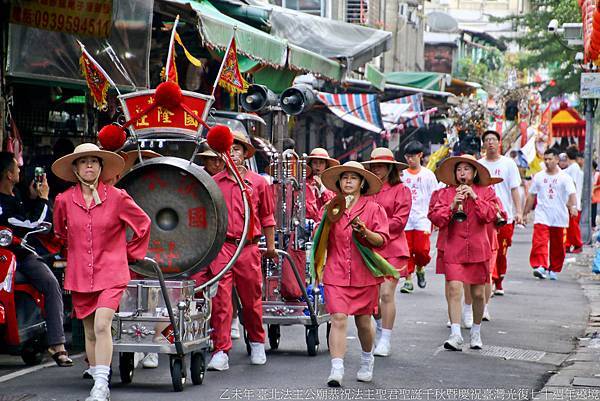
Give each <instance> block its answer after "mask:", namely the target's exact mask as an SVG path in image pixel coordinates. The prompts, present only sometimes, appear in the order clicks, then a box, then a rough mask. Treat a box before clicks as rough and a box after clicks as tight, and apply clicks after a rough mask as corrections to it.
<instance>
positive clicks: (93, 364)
mask: <svg viewBox="0 0 600 401" xmlns="http://www.w3.org/2000/svg"><path fill="white" fill-rule="evenodd" d="M123 166H124V161H123V158H122V157H121V156H119V155H117V154H115V153H113V152H108V151H104V150H100V149H99V148H98V147H97V146H96V145H94V144H92V143H84V144H81V145H79V146H77V147H76V148H75V150H74V151H73V153H71V154H69V155H67V156H64V157H61V158H60V159H58V160H57V161H56V162H54V164H53V165H52V171H53V172H54V174H55V175H56V176H57V177H59V178H61V179H63V180H65V181H69V182H74V183H76V184H75V185H74V186H73V187H71V188H69V189H68V190H66V191H65V192H63V193H62V194H60V195H58V196H57V197H56V200H55V204H54V230H55V232H56V235H57V236H58V237H59V238H61V239H62V240H63V241H65V242H66V245H67V250H68V254H67V268H66V271H65V289H67V290H70V291H71V294H72V301H73V312H74V315H75V317H77V318H79V319H82V320H83V326H84V330H85V350H86V354H87V358H88V360H89V363H90V370H91V374H92V377H93V378H94V387H93V388H92V390H91V392H90V396H89V397H88V398H86V401H106V400H108V399H110V391H109V389H108V380H109V373H110V363H111V359H112V336H111V322H112V318H113V315H114V313H115V310H116V309H117V307H118V306H119V301H120V300H121V296H122V294H123V292H124V291H125V288H126V287H127V283H128V282H129V280H130V274H129V264H128V262H135V261H138V260H141V259H143V258H144V257H145V256H146V250H147V248H148V242H149V240H150V218H149V217H148V216H147V215H146V213H144V211H143V210H142V209H141V208H140V207H139V206H138V205H137V204H136V203H135V202H134V201H133V199H131V197H130V196H129V195H128V194H127V193H126V192H125V191H124V190H121V189H117V188H115V187H113V186H112V185H108V184H105V182H109V181H110V180H112V179H113V178H114V177H115V176H117V175H118V174H120V173H121V171H122V170H123ZM128 227H129V228H130V229H131V231H132V232H133V237H132V238H131V240H130V241H127V239H126V230H127V228H128Z"/></svg>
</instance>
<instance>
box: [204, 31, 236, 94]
mask: <svg viewBox="0 0 600 401" xmlns="http://www.w3.org/2000/svg"><path fill="white" fill-rule="evenodd" d="M236 30H237V26H235V25H234V26H233V33H232V34H231V40H230V41H229V45H227V50H225V54H224V55H223V61H221V67H220V68H219V72H218V73H217V79H215V83H214V84H213V88H212V93H211V94H210V95H211V96H212V97H215V91H216V90H217V85H218V84H219V79H221V72H223V67H224V66H225V62H226V61H227V55H228V54H229V50H230V49H231V44H232V43H233V41H234V39H235V31H236Z"/></svg>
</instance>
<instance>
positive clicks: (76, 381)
mask: <svg viewBox="0 0 600 401" xmlns="http://www.w3.org/2000/svg"><path fill="white" fill-rule="evenodd" d="M530 238H531V231H530V230H524V231H518V230H517V231H516V232H515V237H514V244H513V247H512V248H511V250H510V261H509V274H508V278H507V279H506V281H505V283H506V284H505V288H506V295H505V296H503V297H494V298H493V299H492V303H491V306H490V308H491V309H490V311H491V315H492V321H490V322H487V323H484V325H483V327H482V337H483V342H484V349H483V350H482V351H467V347H465V351H464V352H450V351H445V350H443V348H442V347H441V345H442V344H443V342H444V340H445V339H446V338H447V336H448V332H449V329H448V328H447V327H446V321H447V313H446V303H445V300H444V294H443V277H442V276H436V275H434V274H433V270H434V266H433V265H430V266H429V267H428V276H427V277H428V285H427V288H426V289H425V290H421V289H418V288H416V289H415V292H414V293H413V294H410V295H405V294H401V293H400V292H399V291H398V292H397V305H398V317H397V320H396V328H395V330H394V337H393V344H392V348H393V353H392V355H391V356H390V357H388V358H377V359H376V362H375V375H374V379H373V382H372V383H359V382H357V381H356V380H355V375H356V371H357V369H358V364H359V358H360V356H359V355H360V354H359V351H360V348H359V344H358V339H357V338H356V332H355V329H354V327H352V325H351V326H350V331H349V333H348V353H347V355H346V359H345V367H346V376H345V378H344V387H343V388H342V389H341V390H340V389H337V390H333V389H328V388H327V386H326V378H327V375H328V373H329V368H330V360H329V355H328V353H327V350H326V346H324V344H326V341H325V327H324V326H322V327H321V328H320V339H321V343H322V349H321V350H320V351H319V353H318V355H317V356H316V357H309V356H307V355H306V346H305V342H304V328H303V327H299V326H289V327H282V337H281V344H280V347H279V350H277V351H272V352H271V351H269V350H268V345H267V358H268V361H267V364H266V365H265V366H251V365H250V364H249V358H248V357H247V356H246V352H245V346H244V344H243V341H242V340H238V341H235V342H234V349H233V350H232V351H231V353H230V369H229V371H226V372H207V374H206V377H205V380H204V384H203V385H201V386H193V385H192V384H191V383H188V384H186V387H185V389H184V391H183V392H180V393H174V392H172V387H171V379H170V375H169V369H168V362H167V359H166V358H165V357H161V360H160V362H161V366H160V367H159V368H158V369H155V370H144V369H141V368H140V369H137V370H136V371H135V376H134V378H133V383H132V384H129V385H122V384H121V383H120V382H119V378H118V372H115V379H113V389H112V400H114V401H125V400H127V401H137V400H140V401H141V400H143V401H150V400H219V399H237V400H275V399H290V400H294V399H296V400H298V399H313V400H336V399H384V400H389V399H396V400H397V399H400V400H402V399H423V400H427V399H429V400H442V399H450V400H459V399H460V400H525V399H531V398H532V394H533V392H534V391H536V390H539V389H540V388H542V387H543V385H544V383H545V382H546V381H547V379H548V377H549V376H550V375H552V374H553V373H554V372H556V371H557V369H558V367H559V365H560V364H561V363H562V362H563V361H564V360H565V358H566V357H567V355H568V353H569V352H570V351H571V350H572V349H573V347H574V340H575V339H576V338H577V337H578V336H581V335H582V333H583V330H584V327H585V324H586V322H587V316H588V305H587V301H586V299H585V297H584V295H583V292H582V290H581V288H580V287H579V285H578V284H577V283H576V281H575V279H574V277H573V276H572V275H571V274H570V273H569V272H568V270H566V271H564V272H563V273H562V274H561V275H560V276H559V280H558V281H548V280H545V281H540V280H538V279H535V278H533V276H532V274H531V268H530V267H529V264H528V256H529V249H530ZM433 259H434V260H435V258H433ZM468 334H469V333H468V331H467V330H464V329H463V336H464V337H465V339H466V340H467V339H468ZM114 365H115V370H117V367H116V366H117V364H116V363H115V364H114ZM48 366H50V364H49V365H48ZM82 371H83V359H82V358H79V359H77V363H76V366H75V367H73V368H58V367H54V366H50V367H45V368H42V369H37V370H34V371H29V372H28V373H25V374H23V375H20V376H18V377H13V378H10V377H12V376H14V375H15V372H16V374H17V375H18V374H19V373H23V372H27V370H25V371H23V370H22V367H21V366H20V360H19V359H18V358H6V357H0V400H1V401H8V400H84V399H85V398H86V396H87V395H88V393H89V389H90V387H91V384H92V383H91V381H89V380H84V379H82V378H81V373H82ZM7 375H11V376H7ZM9 378H10V379H9Z"/></svg>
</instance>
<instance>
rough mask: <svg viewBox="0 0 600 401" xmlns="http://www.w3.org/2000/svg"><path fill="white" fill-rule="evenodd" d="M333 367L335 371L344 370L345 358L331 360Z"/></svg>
mask: <svg viewBox="0 0 600 401" xmlns="http://www.w3.org/2000/svg"><path fill="white" fill-rule="evenodd" d="M331 367H332V368H335V369H344V359H343V358H331Z"/></svg>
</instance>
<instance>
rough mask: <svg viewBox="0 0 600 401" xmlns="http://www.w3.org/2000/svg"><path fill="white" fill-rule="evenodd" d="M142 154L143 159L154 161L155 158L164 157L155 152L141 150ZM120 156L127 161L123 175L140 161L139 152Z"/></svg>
mask: <svg viewBox="0 0 600 401" xmlns="http://www.w3.org/2000/svg"><path fill="white" fill-rule="evenodd" d="M140 152H141V153H142V159H154V158H155V157H162V155H161V154H160V153H156V152H154V151H153V150H140ZM119 155H120V156H121V157H122V158H123V160H125V166H124V167H123V173H126V172H128V171H129V170H131V168H132V167H133V165H134V164H135V162H136V160H139V155H138V151H137V150H130V151H128V152H119ZM123 173H122V174H123Z"/></svg>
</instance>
